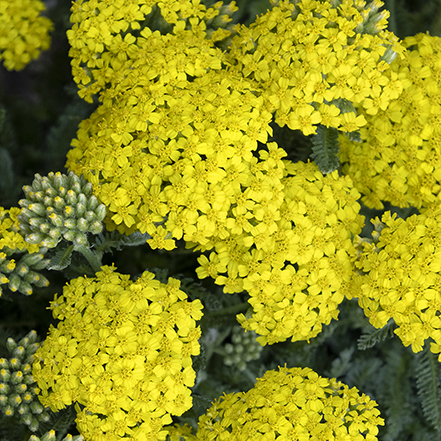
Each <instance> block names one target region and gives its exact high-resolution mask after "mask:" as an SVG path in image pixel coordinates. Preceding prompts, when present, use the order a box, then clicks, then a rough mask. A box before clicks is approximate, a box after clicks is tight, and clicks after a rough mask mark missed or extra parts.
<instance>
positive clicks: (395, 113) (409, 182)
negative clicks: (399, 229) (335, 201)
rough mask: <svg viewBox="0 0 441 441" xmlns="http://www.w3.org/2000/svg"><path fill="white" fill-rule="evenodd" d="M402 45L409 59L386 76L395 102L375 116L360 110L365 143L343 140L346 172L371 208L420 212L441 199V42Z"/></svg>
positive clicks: (425, 38)
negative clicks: (387, 204) (387, 203)
mask: <svg viewBox="0 0 441 441" xmlns="http://www.w3.org/2000/svg"><path fill="white" fill-rule="evenodd" d="M403 43H404V45H405V46H406V47H407V48H408V51H407V52H406V54H405V56H404V57H403V58H400V57H397V59H396V60H395V61H393V62H392V64H391V67H390V69H389V70H388V71H387V72H385V75H386V76H387V77H388V79H389V82H388V85H387V86H385V89H387V90H388V91H389V92H388V93H389V95H390V97H391V98H392V99H391V101H390V102H389V103H386V102H384V103H383V104H384V105H381V110H380V111H378V112H375V113H371V112H369V108H365V110H363V109H361V108H360V107H359V108H358V111H359V112H360V113H361V114H362V115H364V117H365V119H366V121H367V126H365V127H363V128H362V129H361V131H360V135H361V142H354V141H350V140H349V139H347V138H345V137H340V145H341V150H340V160H341V162H342V163H343V167H342V171H343V173H345V174H347V175H349V176H351V178H352V180H353V181H354V185H355V186H356V187H357V189H358V190H359V191H360V193H362V194H363V198H362V200H363V202H364V203H365V204H366V205H367V206H368V207H371V208H377V209H380V208H383V207H384V202H390V203H391V204H392V205H394V206H397V207H409V206H413V207H417V208H420V207H422V206H423V207H424V206H428V205H429V204H431V203H433V202H435V201H439V200H440V197H441V196H440V189H441V123H440V122H441V94H440V93H439V90H440V87H441V76H440V74H439V68H440V63H441V39H440V38H439V37H434V36H430V35H428V34H418V35H416V36H415V37H407V38H406V39H405V40H404V42H403ZM375 100H377V101H378V102H380V96H378V97H377V98H375V99H374V101H375ZM374 101H372V105H376V104H374ZM369 105H370V104H369Z"/></svg>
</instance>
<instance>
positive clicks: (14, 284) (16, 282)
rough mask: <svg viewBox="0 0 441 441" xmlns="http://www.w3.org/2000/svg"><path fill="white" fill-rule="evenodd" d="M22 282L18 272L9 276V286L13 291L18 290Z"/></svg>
mask: <svg viewBox="0 0 441 441" xmlns="http://www.w3.org/2000/svg"><path fill="white" fill-rule="evenodd" d="M20 283H21V279H20V277H18V275H17V274H11V275H10V276H9V283H8V286H9V289H10V290H11V291H12V292H15V291H17V290H18V288H19V287H20Z"/></svg>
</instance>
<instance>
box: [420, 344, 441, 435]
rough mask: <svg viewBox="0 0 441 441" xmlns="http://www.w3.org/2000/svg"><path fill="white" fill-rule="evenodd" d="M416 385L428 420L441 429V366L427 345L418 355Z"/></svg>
mask: <svg viewBox="0 0 441 441" xmlns="http://www.w3.org/2000/svg"><path fill="white" fill-rule="evenodd" d="M416 373H417V375H418V376H417V379H416V385H417V391H418V396H419V397H420V399H421V407H422V408H423V413H424V416H425V417H426V420H427V421H428V422H429V423H430V424H432V425H433V426H434V427H435V428H436V429H437V430H441V389H440V383H441V367H440V364H439V362H438V360H437V356H436V355H435V354H432V353H431V352H430V349H429V346H428V345H426V346H425V348H424V349H423V351H422V352H420V353H418V354H417V356H416Z"/></svg>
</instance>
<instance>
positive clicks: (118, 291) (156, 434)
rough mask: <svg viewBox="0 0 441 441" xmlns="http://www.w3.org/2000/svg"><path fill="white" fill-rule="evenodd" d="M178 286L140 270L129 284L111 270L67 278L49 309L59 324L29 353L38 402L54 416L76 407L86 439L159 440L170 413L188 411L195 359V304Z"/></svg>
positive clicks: (197, 331) (197, 306)
mask: <svg viewBox="0 0 441 441" xmlns="http://www.w3.org/2000/svg"><path fill="white" fill-rule="evenodd" d="M179 285H180V284H179V281H177V280H174V279H172V278H170V279H169V281H168V283H167V284H166V285H165V284H162V283H160V282H159V281H157V280H154V275H153V274H152V273H149V272H147V271H146V272H144V273H143V274H142V276H141V277H139V278H138V279H137V280H136V281H134V282H132V281H130V280H129V276H126V275H122V274H119V273H117V272H115V268H114V267H103V268H102V271H101V272H100V273H98V274H97V275H96V278H92V279H90V278H87V277H80V278H77V279H73V280H71V281H70V283H69V284H68V285H66V286H65V288H64V289H63V294H62V295H61V296H59V297H57V296H56V297H55V299H54V301H53V302H52V303H51V309H52V311H53V314H54V317H55V318H57V319H59V320H60V322H59V323H58V325H57V327H56V328H55V327H53V326H52V327H51V329H50V332H49V335H48V336H47V338H46V340H45V342H44V343H43V345H42V346H41V347H40V348H39V349H38V351H37V353H36V359H35V362H34V366H33V375H34V378H35V380H36V382H37V384H38V386H39V388H40V389H41V391H40V399H41V401H42V403H43V404H44V405H45V406H50V407H51V409H52V410H54V411H57V410H59V409H62V408H64V407H66V406H68V405H70V404H72V403H76V409H77V426H78V430H79V431H80V433H81V434H82V435H83V436H84V437H85V439H87V440H90V441H101V440H103V441H104V440H118V439H122V438H123V437H124V435H126V434H127V435H128V434H130V435H133V436H135V437H137V439H138V437H140V438H142V437H143V436H144V437H146V439H147V438H148V437H153V438H154V439H158V440H160V439H165V432H164V431H163V430H162V427H163V426H164V425H166V424H170V423H171V422H172V420H171V415H181V414H182V413H184V412H185V411H186V410H188V409H189V408H191V406H192V398H191V394H190V389H189V388H190V387H191V386H193V385H194V381H195V373H194V371H193V369H192V366H191V357H192V356H193V355H197V354H198V353H199V344H198V338H199V336H200V329H199V328H198V327H196V320H199V319H200V318H201V316H202V312H201V309H202V304H201V303H200V301H199V300H195V301H193V302H188V301H187V300H186V299H187V295H186V294H185V293H184V292H182V291H181V290H180V289H179ZM149 439H150V438H149Z"/></svg>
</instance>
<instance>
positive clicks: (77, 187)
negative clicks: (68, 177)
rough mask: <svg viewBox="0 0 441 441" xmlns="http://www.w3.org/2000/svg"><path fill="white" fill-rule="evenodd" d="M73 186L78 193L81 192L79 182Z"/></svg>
mask: <svg viewBox="0 0 441 441" xmlns="http://www.w3.org/2000/svg"><path fill="white" fill-rule="evenodd" d="M71 188H72V190H73V191H74V192H75V193H76V194H77V195H78V194H80V193H81V185H80V183H79V182H75V183H74V184H72V186H71Z"/></svg>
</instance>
